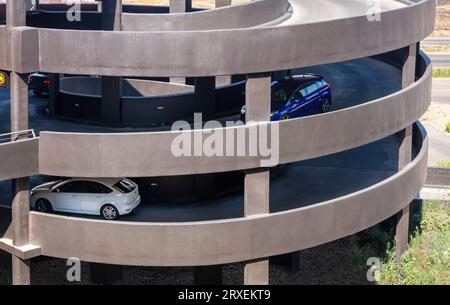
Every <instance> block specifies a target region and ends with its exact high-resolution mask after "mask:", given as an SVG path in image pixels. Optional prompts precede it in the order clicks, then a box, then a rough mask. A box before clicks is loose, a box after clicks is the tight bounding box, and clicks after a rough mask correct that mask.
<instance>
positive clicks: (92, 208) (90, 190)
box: [81, 181, 113, 215]
mask: <svg viewBox="0 0 450 305" xmlns="http://www.w3.org/2000/svg"><path fill="white" fill-rule="evenodd" d="M84 186H85V192H84V193H83V194H82V196H81V210H82V211H83V213H85V214H91V215H98V214H99V213H100V208H101V205H102V204H103V203H106V202H109V203H112V202H111V201H110V200H109V201H108V200H107V199H108V196H109V194H110V193H112V192H113V191H112V190H111V189H110V188H108V187H107V186H105V185H103V184H101V183H99V182H95V181H84Z"/></svg>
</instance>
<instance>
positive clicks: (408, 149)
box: [395, 44, 417, 262]
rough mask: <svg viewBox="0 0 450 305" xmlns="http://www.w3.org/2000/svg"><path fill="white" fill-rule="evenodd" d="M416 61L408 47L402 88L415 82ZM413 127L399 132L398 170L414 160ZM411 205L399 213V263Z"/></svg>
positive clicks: (414, 51)
mask: <svg viewBox="0 0 450 305" xmlns="http://www.w3.org/2000/svg"><path fill="white" fill-rule="evenodd" d="M416 59H417V45H416V44H412V45H410V46H409V47H408V54H407V57H406V60H405V63H404V65H403V69H402V87H403V88H405V87H408V86H409V85H411V84H412V83H414V82H415V77H416ZM412 132H413V130H412V126H408V127H406V128H405V129H404V130H401V131H400V132H398V134H397V136H398V138H399V150H398V170H399V171H400V170H402V169H403V168H404V167H405V166H407V165H408V164H409V163H410V162H411V159H412V137H413V134H412ZM410 209H411V204H408V206H406V207H405V208H404V209H402V210H401V211H400V212H398V213H397V217H396V218H397V223H396V233H395V244H396V247H395V248H396V253H395V257H396V260H397V262H400V260H401V256H402V255H403V253H404V252H405V251H406V249H408V237H409V223H410V217H411V213H410Z"/></svg>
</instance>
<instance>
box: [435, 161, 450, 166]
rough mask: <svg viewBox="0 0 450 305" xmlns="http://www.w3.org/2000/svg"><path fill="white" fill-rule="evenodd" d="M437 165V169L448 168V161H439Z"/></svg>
mask: <svg viewBox="0 0 450 305" xmlns="http://www.w3.org/2000/svg"><path fill="white" fill-rule="evenodd" d="M437 164H438V167H445V168H450V161H447V162H444V161H439V162H438V163H437Z"/></svg>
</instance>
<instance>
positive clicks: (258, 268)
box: [244, 259, 269, 285]
mask: <svg viewBox="0 0 450 305" xmlns="http://www.w3.org/2000/svg"><path fill="white" fill-rule="evenodd" d="M244 285H269V260H267V259H264V260H259V261H254V262H247V263H246V264H245V267H244Z"/></svg>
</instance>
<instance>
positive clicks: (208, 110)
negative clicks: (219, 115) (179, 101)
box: [194, 77, 216, 120]
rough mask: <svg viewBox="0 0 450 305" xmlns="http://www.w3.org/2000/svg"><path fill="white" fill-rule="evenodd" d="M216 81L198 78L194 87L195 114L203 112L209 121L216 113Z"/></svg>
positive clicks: (205, 118) (210, 78)
mask: <svg viewBox="0 0 450 305" xmlns="http://www.w3.org/2000/svg"><path fill="white" fill-rule="evenodd" d="M215 95H216V80H215V77H196V78H195V85H194V102H195V108H194V110H195V112H197V113H199V112H201V113H202V114H203V119H204V120H208V119H211V117H212V116H213V115H214V113H215V108H216V107H215Z"/></svg>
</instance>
